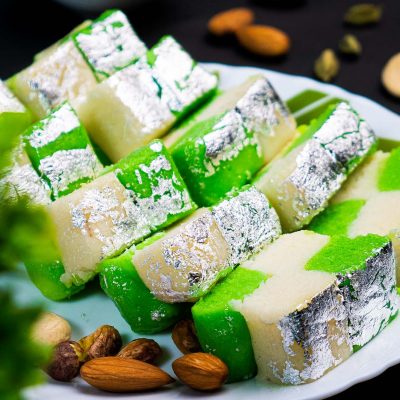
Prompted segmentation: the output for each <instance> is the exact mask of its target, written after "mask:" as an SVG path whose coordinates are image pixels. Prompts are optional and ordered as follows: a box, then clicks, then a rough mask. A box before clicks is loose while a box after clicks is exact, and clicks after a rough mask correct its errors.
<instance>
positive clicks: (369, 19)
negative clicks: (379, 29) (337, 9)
mask: <svg viewBox="0 0 400 400" xmlns="http://www.w3.org/2000/svg"><path fill="white" fill-rule="evenodd" d="M382 11H383V8H382V6H380V5H378V4H371V3H361V4H354V5H353V6H351V7H350V8H349V9H348V10H347V11H346V14H345V15H344V21H345V22H346V23H347V24H350V25H370V24H376V23H377V22H379V21H380V20H381V18H382Z"/></svg>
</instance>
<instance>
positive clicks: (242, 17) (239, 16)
mask: <svg viewBox="0 0 400 400" xmlns="http://www.w3.org/2000/svg"><path fill="white" fill-rule="evenodd" d="M253 20H254V13H253V11H251V10H250V9H248V8H245V7H238V8H232V9H230V10H227V11H222V12H220V13H218V14H216V15H214V16H213V17H212V18H211V19H210V21H209V22H208V30H209V31H210V32H211V33H212V34H213V35H216V36H222V35H226V34H229V33H235V32H236V31H237V30H238V29H239V28H241V27H242V26H245V25H250V24H251V23H252V22H253Z"/></svg>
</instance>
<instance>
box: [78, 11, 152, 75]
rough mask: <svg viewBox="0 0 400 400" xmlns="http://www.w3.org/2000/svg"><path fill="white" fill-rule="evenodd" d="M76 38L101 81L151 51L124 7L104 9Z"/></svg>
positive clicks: (79, 47)
mask: <svg viewBox="0 0 400 400" xmlns="http://www.w3.org/2000/svg"><path fill="white" fill-rule="evenodd" d="M72 37H73V41H74V42H75V45H76V46H77V48H78V49H79V50H80V51H81V53H82V55H83V56H84V58H85V60H86V61H87V63H88V64H89V65H90V67H91V68H92V70H93V72H94V74H95V75H96V78H97V79H98V80H103V79H105V78H108V77H109V76H110V75H112V74H113V73H114V72H116V71H118V70H120V69H121V68H123V67H125V66H127V65H128V64H130V63H132V62H133V61H135V60H137V59H138V58H139V57H141V56H143V55H144V54H145V53H146V51H147V48H146V46H145V44H144V43H143V42H142V41H141V40H140V39H139V37H138V36H137V35H136V33H135V31H134V30H133V28H132V26H131V24H130V23H129V21H128V18H127V17H126V15H125V14H124V13H123V12H122V11H120V10H109V11H106V12H104V13H103V14H102V15H101V16H100V17H99V18H97V19H96V20H95V21H94V22H93V23H92V24H90V25H89V26H87V27H83V28H82V29H80V30H78V32H76V33H74V34H73V35H72Z"/></svg>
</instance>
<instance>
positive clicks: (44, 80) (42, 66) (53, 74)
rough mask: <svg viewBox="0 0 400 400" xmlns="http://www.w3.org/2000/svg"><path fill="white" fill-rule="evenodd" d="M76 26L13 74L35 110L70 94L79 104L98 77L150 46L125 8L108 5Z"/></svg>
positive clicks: (43, 111) (14, 84) (12, 83)
mask: <svg viewBox="0 0 400 400" xmlns="http://www.w3.org/2000/svg"><path fill="white" fill-rule="evenodd" d="M81 28H82V29H80V30H78V31H75V30H74V31H73V32H72V33H71V34H70V35H68V36H67V37H66V38H65V39H64V40H62V41H61V42H59V43H58V44H56V45H55V46H52V47H51V48H50V49H48V50H46V51H45V52H43V53H41V54H40V56H39V57H36V59H35V61H34V63H33V64H32V65H31V66H29V67H28V68H26V69H24V70H23V71H21V72H19V73H17V74H16V75H14V76H13V77H12V78H10V79H9V81H8V85H9V87H10V88H11V89H12V91H13V92H14V93H15V94H16V95H17V97H18V98H19V99H21V100H22V101H23V102H24V103H25V104H26V105H27V106H28V107H29V108H30V109H31V111H32V112H33V113H34V114H35V116H36V117H37V118H43V117H45V116H46V115H47V114H48V113H49V112H50V110H51V109H53V108H55V107H56V106H58V105H60V104H61V103H62V102H64V101H65V100H69V101H70V102H71V104H72V105H73V107H74V108H75V109H77V108H79V105H80V104H81V103H82V101H83V100H84V99H85V96H86V95H87V94H88V93H89V92H90V90H92V89H93V88H94V87H95V86H96V84H97V81H98V80H100V79H103V78H104V77H106V76H108V75H110V74H112V73H113V72H115V71H116V70H118V69H120V68H122V67H124V66H126V65H127V64H128V63H129V62H132V61H134V60H136V59H137V58H139V57H140V56H142V55H143V54H144V53H145V51H146V48H145V46H144V45H143V43H142V42H141V41H140V40H139V39H138V37H137V36H136V34H135V32H134V31H133V29H132V28H131V26H130V25H129V22H128V20H127V19H126V16H125V15H124V14H123V13H122V12H121V11H118V10H116V11H107V12H105V13H104V14H103V15H102V16H100V17H99V19H97V20H95V21H94V22H93V23H92V24H91V25H90V26H88V27H87V26H84V27H81Z"/></svg>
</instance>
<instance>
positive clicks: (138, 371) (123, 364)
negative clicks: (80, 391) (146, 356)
mask: <svg viewBox="0 0 400 400" xmlns="http://www.w3.org/2000/svg"><path fill="white" fill-rule="evenodd" d="M81 377H82V379H84V380H85V381H86V382H87V383H89V384H90V385H92V386H94V387H96V388H97V389H101V390H105V391H107V392H137V391H142V390H149V389H157V388H159V387H161V386H164V385H168V384H169V383H172V382H174V379H173V378H172V377H171V376H169V375H168V374H167V373H166V372H164V371H163V370H162V369H160V368H158V367H155V366H154V365H151V364H148V363H145V362H143V361H139V360H128V359H125V358H121V357H103V358H96V359H94V360H91V361H88V362H87V363H86V364H84V365H83V366H82V368H81Z"/></svg>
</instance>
